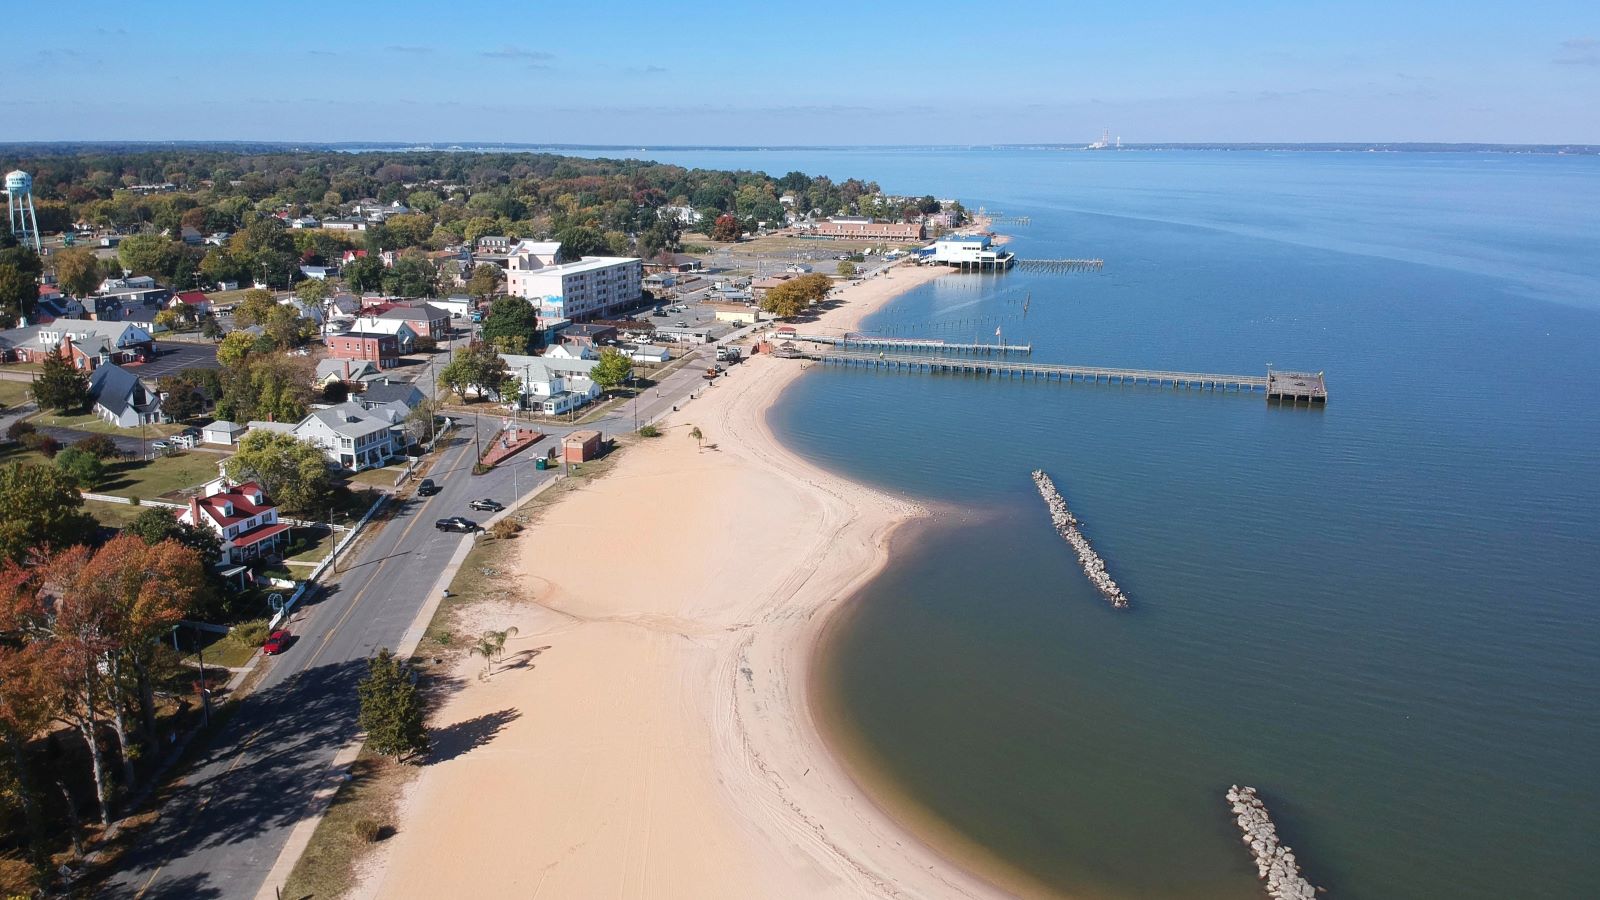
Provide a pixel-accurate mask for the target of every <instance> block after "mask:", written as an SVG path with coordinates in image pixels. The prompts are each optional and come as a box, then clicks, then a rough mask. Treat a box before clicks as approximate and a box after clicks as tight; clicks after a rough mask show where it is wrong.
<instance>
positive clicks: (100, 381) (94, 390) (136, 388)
mask: <svg viewBox="0 0 1600 900" xmlns="http://www.w3.org/2000/svg"><path fill="white" fill-rule="evenodd" d="M89 396H90V398H92V399H93V401H94V414H95V415H97V416H99V417H100V418H102V419H104V420H106V421H107V422H110V423H111V424H113V425H117V426H120V427H122V428H138V427H139V426H140V425H154V424H158V423H161V422H165V421H166V420H167V417H166V415H165V414H163V413H162V412H161V395H160V394H158V393H156V392H155V391H152V390H150V389H148V388H146V387H145V386H144V382H142V381H140V380H139V379H138V377H136V376H135V375H134V374H133V373H132V372H129V371H128V370H127V369H124V368H122V367H121V366H119V365H116V364H114V363H106V364H105V365H101V366H96V367H95V370H94V372H93V373H92V374H91V375H90V376H89Z"/></svg>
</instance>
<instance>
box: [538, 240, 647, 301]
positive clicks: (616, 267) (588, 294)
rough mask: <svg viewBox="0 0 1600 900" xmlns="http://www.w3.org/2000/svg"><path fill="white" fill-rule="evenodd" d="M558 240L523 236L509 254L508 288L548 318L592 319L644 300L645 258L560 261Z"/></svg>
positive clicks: (604, 257) (593, 257)
mask: <svg viewBox="0 0 1600 900" xmlns="http://www.w3.org/2000/svg"><path fill="white" fill-rule="evenodd" d="M560 252H561V244H560V243H559V242H557V241H522V242H521V243H519V244H517V245H516V246H515V247H513V248H511V253H510V255H509V257H508V258H507V259H506V293H508V294H511V295H513V296H517V297H523V298H526V299H527V300H528V302H530V303H532V304H533V305H534V308H535V309H536V310H537V311H538V313H539V316H540V317H541V318H545V319H573V320H581V319H588V318H592V317H594V316H598V315H604V314H606V313H608V312H610V311H612V310H615V309H618V308H620V307H622V306H624V305H626V304H629V303H632V302H634V301H636V300H638V299H639V294H640V292H641V291H642V290H643V287H644V284H643V282H644V267H643V261H642V260H640V259H638V258H636V257H626V256H590V257H586V258H584V259H582V260H579V261H578V262H569V263H560V262H556V260H557V258H558V257H559V256H560Z"/></svg>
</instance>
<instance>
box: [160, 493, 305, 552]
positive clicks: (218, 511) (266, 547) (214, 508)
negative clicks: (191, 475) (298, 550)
mask: <svg viewBox="0 0 1600 900" xmlns="http://www.w3.org/2000/svg"><path fill="white" fill-rule="evenodd" d="M178 519H179V520H180V521H183V522H186V523H188V524H190V525H195V526H198V527H200V528H209V529H210V530H212V531H214V532H216V533H217V535H218V536H220V537H221V538H222V560H221V561H222V562H225V563H239V562H247V561H249V560H252V559H262V558H266V557H272V556H277V555H278V554H279V552H280V548H281V547H282V545H283V544H284V543H285V542H287V541H288V538H289V525H288V524H287V523H284V522H279V521H278V507H276V506H274V505H273V503H272V501H270V500H268V499H267V495H266V492H265V491H263V490H261V486H260V485H258V484H256V483H255V482H253V481H247V482H245V483H244V484H236V485H234V486H233V487H230V488H224V489H221V490H218V491H217V492H216V493H213V494H208V495H207V496H204V497H191V498H189V508H188V509H186V510H184V511H183V512H182V513H181V514H179V516H178Z"/></svg>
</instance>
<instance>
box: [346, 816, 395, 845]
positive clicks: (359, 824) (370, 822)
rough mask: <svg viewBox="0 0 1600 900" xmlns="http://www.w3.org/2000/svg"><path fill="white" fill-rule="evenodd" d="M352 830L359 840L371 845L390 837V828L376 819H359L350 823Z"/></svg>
mask: <svg viewBox="0 0 1600 900" xmlns="http://www.w3.org/2000/svg"><path fill="white" fill-rule="evenodd" d="M350 830H351V832H353V833H354V834H355V836H356V837H357V838H359V839H360V840H362V841H365V842H366V843H369V844H376V843H377V842H379V841H381V840H383V839H384V838H386V837H388V836H389V826H387V825H385V824H383V823H382V822H379V821H378V820H376V819H357V820H355V821H354V822H352V823H350Z"/></svg>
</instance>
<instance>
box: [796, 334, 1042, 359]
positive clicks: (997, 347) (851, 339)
mask: <svg viewBox="0 0 1600 900" xmlns="http://www.w3.org/2000/svg"><path fill="white" fill-rule="evenodd" d="M793 340H796V341H807V342H809V343H812V344H826V345H827V346H830V347H839V348H842V349H844V350H851V349H857V350H879V351H887V352H893V353H906V352H913V353H935V354H937V353H968V354H982V355H990V356H1005V355H1008V354H1020V355H1024V356H1026V355H1027V354H1030V353H1032V352H1033V345H1032V344H1001V343H994V344H978V343H971V344H965V343H957V342H953V341H946V340H942V339H940V338H890V337H867V336H865V335H849V334H847V335H845V336H843V337H828V336H826V335H820V334H797V335H795V336H794V338H793Z"/></svg>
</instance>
